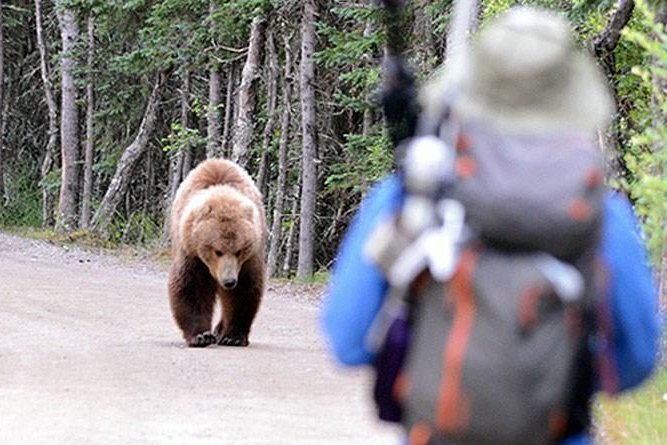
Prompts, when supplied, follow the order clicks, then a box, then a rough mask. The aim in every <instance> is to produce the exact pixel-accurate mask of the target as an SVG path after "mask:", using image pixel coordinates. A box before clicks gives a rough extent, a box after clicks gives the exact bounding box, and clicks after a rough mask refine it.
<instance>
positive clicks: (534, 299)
mask: <svg viewBox="0 0 667 445" xmlns="http://www.w3.org/2000/svg"><path fill="white" fill-rule="evenodd" d="M542 294H543V291H542V288H540V287H539V286H529V287H527V288H526V289H524V291H523V292H522V293H521V297H520V300H519V324H520V326H521V329H523V330H530V329H532V328H533V327H535V325H536V324H537V321H538V320H537V318H538V313H537V308H538V305H539V302H540V297H541V296H542Z"/></svg>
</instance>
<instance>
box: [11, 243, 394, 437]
mask: <svg viewBox="0 0 667 445" xmlns="http://www.w3.org/2000/svg"><path fill="white" fill-rule="evenodd" d="M166 276H167V274H166V267H164V266H161V265H158V264H154V263H151V262H150V261H148V260H146V259H143V258H141V257H140V256H137V257H127V256H123V257H117V256H114V255H107V254H103V253H93V252H89V251H84V250H79V249H75V248H67V247H63V246H58V245H54V244H50V243H46V242H41V241H34V240H25V239H21V238H18V237H14V236H10V235H6V234H0V330H1V332H2V337H1V338H0V444H38V443H39V444H42V443H53V444H209V443H210V444H234V445H243V444H267V445H268V444H270V445H274V444H275V445H280V444H315V445H317V444H332V445H334V444H335V445H343V444H364V445H366V444H389V445H393V444H398V443H399V441H400V439H399V435H398V433H397V431H396V430H395V429H393V428H391V427H389V426H387V425H384V424H381V423H379V422H378V421H376V420H375V417H374V414H373V412H372V408H371V404H370V399H369V395H370V389H369V384H370V380H369V377H370V376H369V374H368V373H367V372H366V371H365V370H361V371H354V372H351V371H348V370H341V369H339V368H337V367H336V366H335V365H334V364H333V363H332V361H331V359H330V357H329V356H328V355H327V353H326V350H325V347H324V344H323V341H322V339H321V336H320V333H319V330H318V325H317V316H318V304H319V299H320V296H321V292H322V287H321V286H320V287H317V286H297V285H290V284H285V283H280V282H271V283H270V286H269V289H268V293H267V295H266V298H265V300H264V302H263V305H262V307H261V308H260V312H259V314H258V317H257V319H256V322H255V324H254V327H253V331H252V333H251V336H250V341H251V344H250V346H249V347H248V348H230V347H222V346H214V347H209V348H205V349H189V348H185V347H184V346H183V342H182V341H181V337H180V332H179V331H178V329H177V328H176V326H175V324H174V323H173V321H172V319H171V313H170V311H169V306H168V302H167V296H166Z"/></svg>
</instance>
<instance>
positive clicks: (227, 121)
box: [221, 64, 236, 157]
mask: <svg viewBox="0 0 667 445" xmlns="http://www.w3.org/2000/svg"><path fill="white" fill-rule="evenodd" d="M234 73H235V67H234V65H233V64H232V65H230V67H229V69H228V70H227V88H226V90H225V117H224V120H223V127H222V142H221V145H222V154H223V156H225V157H229V151H230V150H229V145H230V141H229V133H230V131H231V130H230V129H231V127H232V119H233V112H232V111H233V109H234V102H233V97H234V81H235V77H236V76H235V74H234Z"/></svg>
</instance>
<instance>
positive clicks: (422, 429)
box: [408, 422, 433, 445]
mask: <svg viewBox="0 0 667 445" xmlns="http://www.w3.org/2000/svg"><path fill="white" fill-rule="evenodd" d="M432 434H433V432H432V431H431V427H430V426H428V425H427V424H426V423H424V422H417V423H415V424H414V425H412V428H410V433H409V434H408V443H409V445H428V441H429V440H431V436H432Z"/></svg>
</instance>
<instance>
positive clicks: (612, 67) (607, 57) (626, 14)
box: [592, 0, 635, 179]
mask: <svg viewBox="0 0 667 445" xmlns="http://www.w3.org/2000/svg"><path fill="white" fill-rule="evenodd" d="M634 8H635V2H634V0H619V1H618V4H617V6H616V10H614V12H613V14H612V15H611V18H610V19H609V21H608V22H607V25H606V26H605V27H604V29H603V30H602V31H601V32H600V33H599V34H598V35H596V36H595V37H594V38H593V40H592V51H593V54H594V55H595V57H596V58H597V60H598V63H599V65H600V66H601V67H602V70H603V72H604V73H605V75H606V76H607V79H608V80H609V85H610V86H611V88H612V93H613V99H614V105H615V106H616V107H615V108H616V109H617V110H619V107H618V91H617V89H616V86H615V85H616V82H615V80H614V78H615V76H616V57H615V51H616V46H618V42H619V40H620V38H621V31H622V30H623V28H625V26H626V25H627V24H628V22H629V21H630V18H631V17H632V12H633V11H634ZM617 120H618V113H616V114H615V115H614V122H613V123H612V125H610V127H609V128H604V129H599V130H598V136H599V141H600V145H601V148H602V150H603V153H605V157H606V162H607V167H608V168H607V172H608V174H609V175H610V176H611V177H612V178H616V179H621V178H623V177H624V176H626V173H627V167H626V166H625V162H624V160H623V157H622V156H620V155H619V154H620V153H619V148H620V147H619V146H620V142H619V134H618V132H617V131H616V128H617V126H616V125H615V124H616V121H617Z"/></svg>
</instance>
